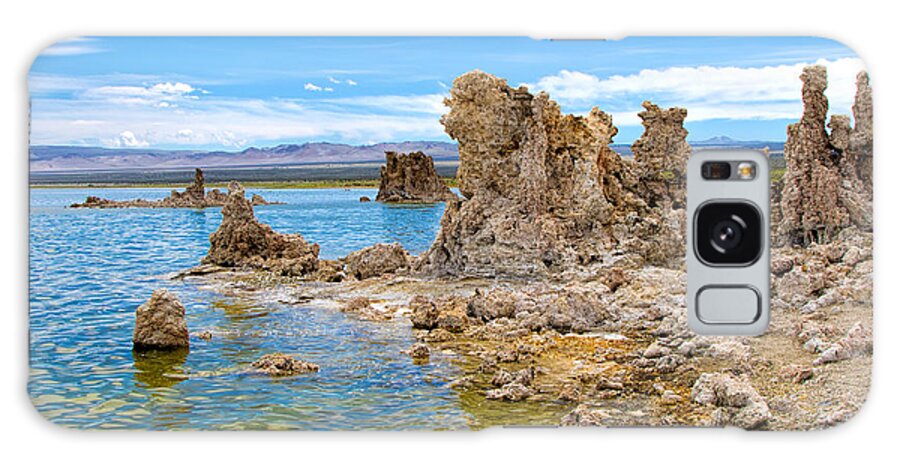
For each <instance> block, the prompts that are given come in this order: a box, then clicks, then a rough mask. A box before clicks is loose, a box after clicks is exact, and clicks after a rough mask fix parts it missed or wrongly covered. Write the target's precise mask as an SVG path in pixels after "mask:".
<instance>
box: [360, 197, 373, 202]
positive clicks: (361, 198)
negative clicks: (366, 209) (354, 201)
mask: <svg viewBox="0 0 900 464" xmlns="http://www.w3.org/2000/svg"><path fill="white" fill-rule="evenodd" d="M370 201H372V199H371V198H369V197H367V196H361V197H359V202H360V203H368V202H370Z"/></svg>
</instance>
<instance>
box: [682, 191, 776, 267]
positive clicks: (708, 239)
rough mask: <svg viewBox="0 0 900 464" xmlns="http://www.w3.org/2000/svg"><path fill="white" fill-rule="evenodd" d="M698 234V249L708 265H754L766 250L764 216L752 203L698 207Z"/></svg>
mask: <svg viewBox="0 0 900 464" xmlns="http://www.w3.org/2000/svg"><path fill="white" fill-rule="evenodd" d="M694 234H695V238H694V250H695V251H696V253H697V256H698V257H699V258H700V259H701V260H702V261H704V262H706V263H707V264H710V265H737V266H740V265H744V266H746V265H750V264H753V263H754V262H756V260H757V258H759V255H760V252H761V251H762V243H763V235H762V234H763V228H762V216H761V214H760V213H759V210H758V209H757V208H756V207H755V206H753V205H751V204H750V203H743V202H714V203H707V204H705V205H703V206H701V207H700V208H699V209H698V210H697V214H696V216H695V223H694Z"/></svg>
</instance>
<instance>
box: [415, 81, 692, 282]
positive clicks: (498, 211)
mask: <svg viewBox="0 0 900 464" xmlns="http://www.w3.org/2000/svg"><path fill="white" fill-rule="evenodd" d="M445 104H446V105H447V106H449V107H450V112H449V113H448V114H446V115H444V116H443V117H442V118H441V123H442V124H443V125H444V128H445V130H446V131H447V133H448V134H449V135H450V137H452V138H453V139H455V140H456V141H457V142H458V143H459V153H460V165H459V169H458V171H457V180H458V182H459V189H460V192H461V193H462V195H463V199H461V200H454V201H449V202H448V203H447V206H446V208H445V211H444V216H443V218H442V219H441V228H440V231H439V232H438V235H437V238H436V240H435V241H434V243H433V245H432V246H431V248H430V250H429V251H428V252H426V253H425V254H424V255H423V257H422V259H421V260H420V262H419V263H418V268H417V269H418V270H419V271H420V272H422V273H425V274H438V275H457V276H470V275H474V276H488V277H493V276H533V277H534V276H549V275H553V274H554V273H557V272H559V271H564V270H566V269H571V268H572V267H573V266H577V265H585V264H589V263H592V262H598V261H600V260H601V259H602V257H603V256H604V255H606V254H607V253H608V252H609V251H610V250H612V249H614V248H625V249H626V250H627V251H633V252H636V253H646V256H645V259H646V260H647V262H650V263H654V264H661V265H672V264H673V263H675V262H677V261H678V260H679V259H680V256H681V255H682V254H683V253H681V252H680V251H679V250H678V249H677V247H675V246H672V244H673V243H680V240H677V239H674V238H673V237H672V235H673V234H675V235H678V234H679V233H680V230H681V226H682V223H683V219H681V216H683V214H682V215H681V216H680V215H678V214H671V213H670V212H669V211H668V210H670V209H671V208H672V207H675V206H680V205H681V204H683V200H678V201H674V200H673V201H661V200H662V198H660V201H659V202H657V201H656V199H655V197H653V202H651V203H648V202H647V199H651V198H650V197H648V198H647V199H645V198H644V196H642V192H643V190H644V187H643V186H642V183H641V181H642V180H643V181H650V180H653V181H654V182H657V183H658V186H657V187H658V188H656V189H655V192H656V194H658V195H660V196H664V197H666V198H670V197H672V196H677V195H680V193H678V192H680V191H681V189H680V187H678V186H676V187H673V188H671V189H669V188H664V187H663V186H662V184H664V183H665V182H667V179H671V178H673V173H677V172H683V170H684V168H683V167H682V165H683V163H684V162H685V160H686V152H684V150H685V149H686V147H687V145H686V144H685V143H683V142H684V140H683V139H684V135H686V132H684V130H683V129H682V130H680V131H679V130H676V129H677V126H679V125H680V124H681V121H682V120H683V116H684V110H678V109H673V110H660V109H659V108H658V107H655V106H654V105H651V104H649V103H648V104H646V105H645V108H646V111H645V112H644V113H641V115H642V117H643V118H644V122H645V125H646V126H647V135H645V137H644V140H643V141H642V142H640V143H639V144H638V145H637V148H638V150H639V151H640V152H641V157H640V159H639V160H638V159H636V160H635V161H634V162H632V161H631V160H624V159H623V158H622V157H620V156H619V155H618V154H617V153H615V152H614V151H613V150H612V149H611V148H610V147H609V144H610V143H611V142H612V138H613V136H615V134H616V133H617V129H616V127H615V126H614V125H613V124H612V117H611V116H609V115H608V114H606V113H603V112H602V111H600V110H599V109H596V108H595V109H593V110H592V111H591V112H590V114H589V115H588V116H585V117H581V116H573V115H563V114H562V113H561V112H560V109H559V106H558V105H557V104H556V103H555V102H553V101H552V100H550V98H549V96H548V95H547V94H546V93H539V94H537V95H532V94H530V93H529V92H528V90H527V89H526V88H525V87H519V88H518V89H514V88H511V87H510V86H509V85H507V82H506V81H505V80H504V79H500V78H498V77H494V76H492V75H490V74H486V73H483V72H481V71H472V72H469V73H466V74H464V75H462V76H460V77H458V78H457V79H456V80H455V81H454V83H453V88H452V89H451V91H450V98H448V99H447V100H445ZM679 138H680V139H679ZM657 203H658V204H657Z"/></svg>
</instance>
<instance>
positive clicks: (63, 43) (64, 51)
mask: <svg viewBox="0 0 900 464" xmlns="http://www.w3.org/2000/svg"><path fill="white" fill-rule="evenodd" d="M96 42H97V41H96V39H90V38H85V37H78V38H74V39H67V40H60V41H59V42H56V43H54V44H53V45H50V46H49V47H47V48H45V49H44V50H42V51H41V56H72V55H87V54H90V53H100V52H104V51H106V50H105V49H103V48H101V47H99V46H97V44H96Z"/></svg>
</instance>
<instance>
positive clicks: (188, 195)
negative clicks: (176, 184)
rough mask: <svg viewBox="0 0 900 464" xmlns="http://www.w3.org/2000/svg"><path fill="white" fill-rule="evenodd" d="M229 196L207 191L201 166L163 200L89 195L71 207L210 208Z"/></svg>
mask: <svg viewBox="0 0 900 464" xmlns="http://www.w3.org/2000/svg"><path fill="white" fill-rule="evenodd" d="M227 198H228V196H227V195H225V194H224V193H222V192H221V191H219V190H218V189H212V190H211V191H210V192H209V193H207V192H206V189H205V187H204V186H203V171H202V170H201V169H200V168H197V169H195V170H194V182H193V183H191V185H189V186H188V187H187V188H186V189H185V190H184V191H183V192H179V191H177V190H172V192H171V193H170V194H169V196H167V197H165V198H163V199H162V200H144V199H137V200H107V199H105V198H100V197H96V196H89V197H87V199H86V200H85V201H84V203H73V204H72V205H70V206H69V207H70V208H210V207H216V206H224V205H225V201H226V200H227ZM250 202H251V203H252V204H253V205H273V204H279V203H270V202H268V201H266V200H265V199H264V198H263V197H262V196H260V195H257V194H253V197H252V199H251V200H250Z"/></svg>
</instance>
